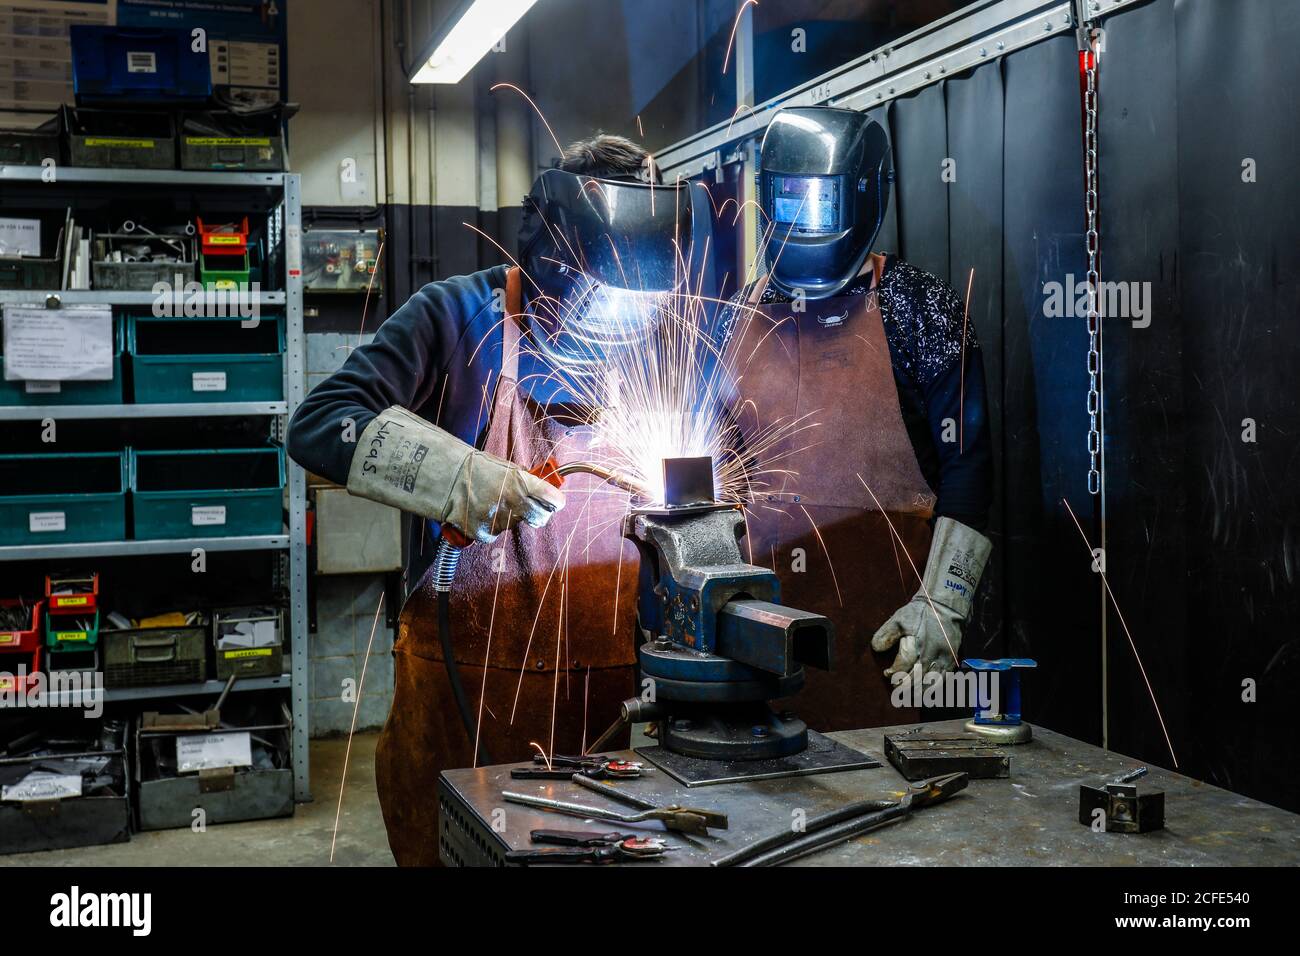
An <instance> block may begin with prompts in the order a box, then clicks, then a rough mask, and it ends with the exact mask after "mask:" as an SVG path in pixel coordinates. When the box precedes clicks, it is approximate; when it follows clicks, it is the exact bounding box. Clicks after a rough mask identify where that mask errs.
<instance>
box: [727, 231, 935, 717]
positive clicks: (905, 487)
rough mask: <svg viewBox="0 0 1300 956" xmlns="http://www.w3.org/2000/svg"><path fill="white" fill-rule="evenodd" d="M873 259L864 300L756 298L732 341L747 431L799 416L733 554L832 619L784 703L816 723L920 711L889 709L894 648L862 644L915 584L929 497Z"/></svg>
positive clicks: (765, 456) (767, 454) (877, 261)
mask: <svg viewBox="0 0 1300 956" xmlns="http://www.w3.org/2000/svg"><path fill="white" fill-rule="evenodd" d="M871 262H872V268H873V269H874V270H875V273H876V281H875V284H874V286H873V290H872V292H870V293H868V294H867V295H859V296H842V297H838V298H831V299H826V300H821V301H817V302H807V303H805V306H806V310H805V311H804V312H796V311H794V309H793V306H792V304H791V303H780V304H772V305H760V306H756V307H754V309H753V313H752V314H751V315H749V316H748V317H746V318H744V319H742V322H741V325H740V327H739V328H738V330H737V334H736V336H735V338H734V339H733V347H734V348H735V350H736V351H735V352H734V353H732V359H731V360H732V362H733V363H734V367H735V369H736V372H737V374H738V375H739V378H740V384H739V396H738V398H739V404H737V405H735V406H733V408H734V410H735V412H734V413H735V414H736V416H737V418H738V419H739V421H740V424H741V427H742V429H743V430H744V431H745V432H746V433H747V435H749V436H753V435H756V434H757V432H758V431H759V430H760V429H762V428H765V427H766V428H772V427H774V426H777V427H779V426H780V425H781V423H792V422H798V423H799V426H798V428H797V430H796V431H794V432H793V433H791V434H788V435H786V437H785V438H784V439H783V440H782V441H780V442H778V443H777V445H776V447H772V448H769V449H766V450H762V451H760V452H759V453H758V454H757V456H756V457H757V460H758V467H759V468H760V469H761V468H763V467H765V466H764V462H767V463H769V464H768V465H767V466H766V467H769V468H771V469H776V470H777V472H778V473H773V474H768V475H765V476H761V477H760V482H763V483H765V484H766V486H765V487H762V488H761V489H760V490H758V491H757V493H756V494H755V499H756V500H755V501H754V503H753V504H752V505H751V506H750V507H749V508H748V518H747V524H748V535H747V537H748V541H747V542H741V551H742V553H744V554H745V555H746V557H747V559H749V560H750V561H752V562H753V563H754V564H758V565H763V566H766V567H771V568H772V569H773V570H775V572H776V574H777V576H778V577H779V578H780V581H781V603H783V604H786V605H788V606H790V607H795V608H799V609H801V610H805V611H812V612H816V613H820V614H824V615H826V617H828V618H830V620H831V621H832V622H833V624H834V627H835V657H834V667H833V670H832V671H830V672H826V671H821V670H817V669H814V668H807V669H806V671H805V673H806V674H807V684H806V685H805V688H804V690H803V691H802V692H801V693H800V694H799V695H798V697H796V698H793V699H792V700H791V701H789V706H790V709H792V710H793V711H794V712H795V713H797V714H798V715H799V716H800V717H802V718H803V719H804V720H806V721H807V722H808V725H809V726H810V727H812V728H813V729H815V730H822V731H830V730H851V729H855V728H858V727H873V726H883V725H888V724H899V723H909V722H912V721H915V720H917V719H918V718H917V716H916V711H915V710H913V709H899V708H895V707H893V706H891V704H890V700H889V696H890V691H891V690H892V687H891V685H890V683H889V680H888V678H886V677H885V676H884V675H883V674H882V671H883V669H884V668H885V667H887V666H889V665H890V664H891V663H892V661H893V657H894V653H895V652H894V651H892V650H891V651H889V652H888V653H887V654H876V653H874V652H873V651H872V650H871V646H870V642H871V636H872V635H873V634H874V633H875V632H876V630H877V629H878V628H879V627H880V625H881V624H883V623H884V622H885V620H886V619H888V617H889V616H890V615H891V614H893V613H894V611H896V610H898V609H899V608H900V607H902V606H903V605H904V604H906V603H907V602H908V601H909V600H911V598H912V595H913V594H915V593H916V590H917V588H919V587H920V578H919V573H922V572H924V570H925V560H926V556H927V554H928V552H929V547H930V526H929V519H930V517H931V514H932V509H933V505H934V500H935V496H934V493H933V492H932V491H931V490H930V487H929V485H928V484H927V483H926V481H925V478H924V477H923V476H922V474H921V469H920V466H919V465H918V464H917V460H916V453H915V452H914V451H913V449H912V442H911V439H910V438H909V437H908V433H907V428H906V426H905V425H904V424H903V417H902V413H901V411H900V410H899V404H898V388H897V385H896V384H895V382H894V373H893V365H892V363H891V361H890V357H889V345H888V343H887V342H886V340H885V330H884V326H883V324H882V321H881V315H880V307H879V303H878V300H877V296H876V292H875V289H876V288H878V287H879V284H880V276H881V274H882V269H883V266H884V259H883V257H880V256H872V257H871ZM761 291H762V290H761V288H759V289H756V290H755V295H754V296H753V297H752V298H751V302H757V301H758V295H759V294H761ZM747 441H748V443H749V444H750V446H751V451H752V450H753V444H754V440H753V439H747ZM781 469H786V470H787V473H785V474H782V473H779V471H780V470H781ZM873 494H874V497H873ZM890 522H892V524H893V529H894V532H897V537H896V536H895V534H894V533H893V532H891V530H890ZM900 539H901V543H900ZM904 549H906V554H904ZM909 557H910V559H911V560H910V561H909V560H908V558H909ZM913 565H915V570H913Z"/></svg>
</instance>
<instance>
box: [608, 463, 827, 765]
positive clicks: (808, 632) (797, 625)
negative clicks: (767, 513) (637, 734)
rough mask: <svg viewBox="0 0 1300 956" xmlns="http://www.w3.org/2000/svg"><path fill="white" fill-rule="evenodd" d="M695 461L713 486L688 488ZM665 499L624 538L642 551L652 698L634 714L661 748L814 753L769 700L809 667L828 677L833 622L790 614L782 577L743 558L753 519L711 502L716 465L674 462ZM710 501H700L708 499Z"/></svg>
mask: <svg viewBox="0 0 1300 956" xmlns="http://www.w3.org/2000/svg"><path fill="white" fill-rule="evenodd" d="M674 462H685V463H688V464H686V465H684V466H681V467H685V468H691V467H693V468H695V469H696V474H697V475H698V474H699V473H700V470H701V463H702V462H707V463H708V465H707V474H708V482H707V485H704V486H698V487H696V488H695V489H694V490H691V489H689V488H687V489H686V490H683V488H682V485H681V483H680V482H679V481H676V480H675V478H677V477H680V475H679V472H680V470H681V469H680V468H675V466H674ZM665 487H666V489H667V494H666V499H667V500H666V503H665V505H664V506H663V507H653V508H638V509H633V510H632V511H631V512H629V514H628V515H627V517H626V518H625V519H624V525H623V533H624V535H625V536H626V537H627V538H629V539H630V540H632V541H633V542H635V543H636V545H637V548H638V550H639V552H640V555H641V567H640V580H639V591H638V603H637V616H638V622H639V624H640V627H641V631H642V633H643V635H644V636H645V637H646V638H647V640H646V641H645V643H644V644H642V646H641V648H640V651H639V657H640V670H641V686H642V688H643V694H642V697H640V698H636V699H634V700H631V701H628V702H627V703H626V704H625V705H624V709H625V712H627V713H628V716H629V719H631V720H634V721H643V720H654V721H657V722H658V727H659V730H658V733H659V744H660V745H661V746H662V747H665V748H667V749H668V750H670V751H674V752H676V753H680V754H685V755H687V756H690V757H699V758H704V759H711V760H763V759H769V758H776V757H787V756H791V755H793V754H797V753H800V752H802V751H803V750H804V749H805V748H806V747H807V746H808V728H807V725H806V724H805V723H804V722H803V721H802V720H800V719H799V718H798V717H796V716H795V715H793V714H790V713H775V712H773V710H772V708H771V706H770V704H769V701H772V700H775V699H777V698H784V697H790V696H792V695H793V694H795V693H797V692H798V691H799V690H800V689H801V688H802V687H803V684H804V667H805V666H811V667H818V668H822V669H826V670H829V669H830V667H831V663H832V658H833V633H832V626H831V623H830V621H828V620H827V619H826V618H825V617H823V616H822V615H820V614H814V613H811V612H808V611H799V610H795V609H794V608H788V607H783V606H782V605H781V603H780V601H781V588H780V582H779V581H778V579H777V576H776V575H775V574H774V573H773V572H772V571H770V570H768V569H767V568H761V567H758V566H756V565H753V564H749V563H747V562H746V561H745V560H744V559H743V557H742V556H741V552H740V541H741V539H742V538H743V537H744V534H745V519H744V514H743V512H742V511H741V509H740V508H739V506H737V505H732V504H724V503H719V502H716V501H713V500H711V499H712V497H713V492H712V462H711V460H710V459H669V460H667V461H665ZM702 498H703V499H704V500H701V499H702Z"/></svg>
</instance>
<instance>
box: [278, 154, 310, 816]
mask: <svg viewBox="0 0 1300 956" xmlns="http://www.w3.org/2000/svg"><path fill="white" fill-rule="evenodd" d="M301 182H302V180H301V177H300V176H298V175H297V174H288V175H286V176H285V177H284V207H283V209H284V261H285V271H286V275H285V284H284V288H285V296H286V300H287V301H286V303H285V320H286V323H285V327H286V333H285V342H286V349H285V392H284V394H285V398H286V400H287V402H288V413H289V415H292V414H293V413H294V412H295V411H296V410H297V408H298V406H299V405H300V404H301V403H302V400H303V398H305V397H306V377H307V374H306V352H307V342H306V336H305V334H304V332H303V313H302V268H301V256H302V253H301V241H302V193H301ZM289 633H290V640H291V648H292V650H291V653H290V657H291V660H292V667H291V671H292V675H293V692H292V695H291V696H292V700H293V796H294V799H295V800H297V801H298V802H299V803H303V802H305V801H308V800H310V799H311V772H310V767H309V756H310V746H309V742H308V732H309V731H310V729H311V725H310V722H309V720H308V717H307V698H308V690H307V672H308V667H309V666H310V662H309V659H308V647H307V473H306V472H305V471H303V469H302V468H301V467H300V466H299V465H297V464H295V463H293V462H290V463H289Z"/></svg>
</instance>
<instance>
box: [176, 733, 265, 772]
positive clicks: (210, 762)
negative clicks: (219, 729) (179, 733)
mask: <svg viewBox="0 0 1300 956" xmlns="http://www.w3.org/2000/svg"><path fill="white" fill-rule="evenodd" d="M252 765H253V745H252V741H251V737H250V735H249V733H248V732H247V731H243V732H241V733H227V734H198V735H195V736H192V737H177V738H176V770H177V772H178V773H194V772H196V771H199V770H214V769H216V768H217V767H251V766H252Z"/></svg>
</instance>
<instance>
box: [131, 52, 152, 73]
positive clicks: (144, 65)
mask: <svg viewBox="0 0 1300 956" xmlns="http://www.w3.org/2000/svg"><path fill="white" fill-rule="evenodd" d="M126 72H128V73H157V72H158V57H157V55H156V54H154V53H153V52H152V51H150V50H127V51H126Z"/></svg>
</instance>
